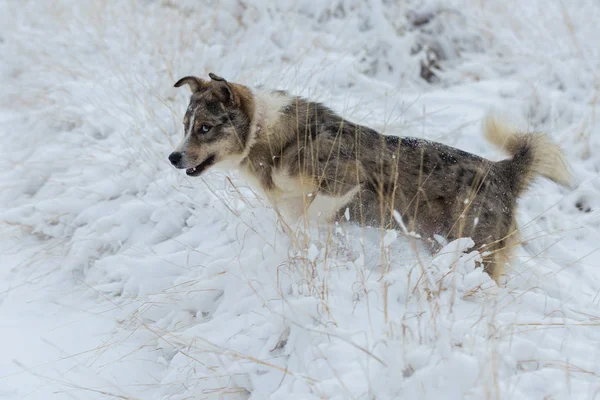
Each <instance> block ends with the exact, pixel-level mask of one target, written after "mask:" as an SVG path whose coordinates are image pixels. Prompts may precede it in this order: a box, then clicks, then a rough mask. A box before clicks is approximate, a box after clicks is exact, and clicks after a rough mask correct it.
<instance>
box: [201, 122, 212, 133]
mask: <svg viewBox="0 0 600 400" xmlns="http://www.w3.org/2000/svg"><path fill="white" fill-rule="evenodd" d="M210 128H212V126H210V125H206V124H202V125H200V132H202V133H206V132H208V131H210Z"/></svg>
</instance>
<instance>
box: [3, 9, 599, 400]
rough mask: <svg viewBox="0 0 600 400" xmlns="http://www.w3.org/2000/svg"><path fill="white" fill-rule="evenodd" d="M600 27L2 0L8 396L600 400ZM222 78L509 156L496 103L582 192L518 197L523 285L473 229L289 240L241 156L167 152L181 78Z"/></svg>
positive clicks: (497, 12)
mask: <svg viewBox="0 0 600 400" xmlns="http://www.w3.org/2000/svg"><path fill="white" fill-rule="evenodd" d="M436 10H437V12H436ZM427 15H429V16H433V18H431V19H430V21H429V22H427V23H425V24H421V25H419V24H418V22H419V20H422V19H423V18H422V17H423V16H427ZM425 19H427V18H425ZM415 21H417V24H416V25H418V26H415ZM598 21H600V3H598V2H597V1H596V0H573V1H563V2H559V1H547V0H528V1H518V0H486V1H483V0H451V1H446V2H440V3H433V2H429V3H425V2H423V1H418V0H411V1H397V2H395V1H385V0H345V1H323V2H318V1H314V0H297V1H294V0H289V1H277V2H267V1H263V0H221V1H214V0H203V1H197V0H185V1H176V0H138V1H134V0H109V1H99V0H98V1H76V0H56V1H50V0H47V1H46V0H29V1H12V0H5V1H3V2H0V60H1V62H0V86H1V92H0V93H1V98H0V135H1V136H0V145H1V147H0V188H1V190H0V399H50V398H52V399H105V398H120V399H192V398H193V399H218V398H219V399H220V398H227V399H253V400H260V399H398V398H406V399H436V400H437V399H461V398H471V399H500V398H501V399H595V398H600V376H599V375H600V362H598V361H597V360H598V359H600V262H599V261H598V257H600V251H598V250H600V229H599V226H600V180H599V179H598V174H599V172H600V124H599V122H598V119H599V118H600V116H599V115H598V112H599V111H598V110H597V109H598V105H599V103H600V97H599V96H600V46H599V45H598V35H600V29H599V28H598ZM428 49H429V50H428ZM427 54H430V55H431V54H436V55H437V58H438V60H437V61H435V62H437V63H438V64H439V65H440V67H441V70H437V69H435V68H433V69H426V70H424V72H425V74H424V75H427V71H428V70H431V71H433V73H434V74H435V76H434V77H432V78H431V79H430V80H431V82H427V81H426V80H424V79H423V78H422V77H421V76H420V75H421V67H420V65H421V62H422V61H424V60H427V57H428V56H427ZM435 62H434V63H435ZM211 71H212V72H215V73H217V74H219V75H221V76H224V77H225V78H227V79H229V80H232V81H238V82H242V83H247V84H251V85H254V84H264V85H265V86H269V87H273V88H283V89H288V90H289V91H291V92H293V93H296V94H301V95H305V96H309V97H311V98H314V99H317V100H321V101H323V102H325V103H326V104H328V105H330V106H331V107H332V108H334V109H335V110H337V111H339V112H340V113H342V114H343V115H345V116H347V117H348V118H351V119H353V120H356V121H358V122H362V123H365V124H368V125H370V126H372V127H374V128H378V129H380V130H382V131H385V132H386V133H389V134H398V135H412V136H421V137H426V138H429V139H434V140H438V141H442V142H444V143H447V144H450V145H454V146H457V147H460V148H462V149H464V150H467V151H471V152H475V153H477V154H480V155H483V156H486V157H489V158H492V159H500V158H501V157H502V156H501V155H500V154H499V153H498V152H496V151H494V150H493V149H492V148H491V146H489V145H487V144H486V143H485V142H484V140H483V139H482V137H481V135H480V121H481V118H482V116H483V115H484V114H485V113H486V112H487V111H489V110H494V111H496V112H498V113H501V114H504V115H507V116H509V117H510V118H511V120H512V121H513V122H515V123H517V124H519V125H520V126H521V127H522V128H524V129H537V130H543V131H546V132H548V133H549V134H550V135H551V136H552V137H553V138H554V140H556V141H557V142H559V143H560V144H561V145H562V146H563V147H564V149H565V151H566V153H567V155H568V159H569V162H570V163H571V165H572V168H573V171H574V174H575V176H576V177H577V180H578V184H579V186H578V187H577V188H576V189H575V190H573V191H569V190H566V189H563V188H560V187H557V186H556V185H554V184H553V183H551V182H548V181H544V180H540V181H538V182H537V183H536V185H535V186H534V187H533V188H532V190H531V191H530V192H529V193H528V194H527V195H526V196H525V197H523V199H522V201H521V202H520V209H519V213H518V217H519V218H518V219H519V224H520V226H521V228H522V236H523V238H524V243H523V246H521V247H520V248H518V249H517V251H516V257H515V258H514V260H513V262H512V266H511V268H510V269H509V270H508V275H507V277H506V284H505V285H504V287H497V286H496V285H495V284H493V282H491V281H490V279H489V278H488V277H487V276H486V275H485V274H483V273H482V272H481V270H480V269H475V268H474V259H475V258H476V257H477V253H475V252H473V253H470V254H465V255H462V256H460V257H459V256H458V253H460V252H459V251H455V250H462V249H468V248H469V246H470V244H471V243H470V240H469V239H468V238H465V239H460V240H458V241H456V242H454V243H451V244H450V245H449V246H448V247H447V248H446V251H444V252H443V254H441V255H440V256H438V257H437V258H435V259H433V260H432V259H431V256H428V255H427V254H426V253H423V252H421V251H419V249H418V247H416V246H415V243H414V242H412V241H411V240H409V239H407V238H406V237H405V236H404V235H402V234H401V233H399V234H398V235H395V234H394V233H393V232H380V231H378V230H369V229H362V228H361V227H347V228H344V229H343V230H341V229H340V230H336V231H333V232H326V231H324V230H321V231H319V230H317V229H314V228H313V229H307V230H306V231H305V234H304V235H299V236H298V237H296V238H291V237H289V236H287V235H285V234H284V233H282V230H281V228H280V226H279V225H278V224H277V222H276V218H275V214H274V212H273V211H272V209H270V208H269V206H268V205H267V204H266V203H265V202H264V201H263V200H261V199H260V198H256V196H255V195H254V194H253V193H252V192H251V191H250V190H249V189H248V188H247V187H246V186H245V184H244V182H243V181H240V180H238V179H237V177H236V175H235V174H231V173H230V174H227V173H223V172H218V171H214V172H211V173H209V174H207V175H206V176H205V177H202V178H196V179H193V178H188V177H186V176H184V175H182V174H181V171H177V170H174V169H173V168H172V167H170V165H169V163H168V161H167V155H168V154H169V152H170V151H171V150H172V148H173V147H174V145H175V144H176V143H177V141H178V140H179V138H180V136H181V135H182V128H181V118H182V114H183V112H184V110H185V108H186V107H187V96H188V94H187V93H186V90H176V89H174V88H173V87H172V86H173V83H174V82H175V81H176V80H177V79H179V78H180V77H182V76H184V75H188V74H197V75H201V76H206V74H207V73H208V72H211Z"/></svg>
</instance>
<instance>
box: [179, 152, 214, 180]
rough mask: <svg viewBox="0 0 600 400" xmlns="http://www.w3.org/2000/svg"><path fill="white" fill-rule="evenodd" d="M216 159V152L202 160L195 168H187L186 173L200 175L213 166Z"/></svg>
mask: <svg viewBox="0 0 600 400" xmlns="http://www.w3.org/2000/svg"><path fill="white" fill-rule="evenodd" d="M215 159H216V156H215V155H214V154H213V155H210V156H208V158H207V159H206V160H204V161H202V163H201V164H198V165H196V166H195V167H193V168H188V169H186V170H185V173H186V174H187V175H189V176H198V175H200V174H201V173H203V172H204V171H206V170H207V169H208V168H209V167H210V166H212V165H213V164H214V163H215Z"/></svg>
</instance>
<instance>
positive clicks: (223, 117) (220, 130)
mask: <svg viewBox="0 0 600 400" xmlns="http://www.w3.org/2000/svg"><path fill="white" fill-rule="evenodd" d="M209 77H210V80H203V79H201V78H198V77H193V76H187V77H184V78H182V79H180V80H179V81H178V82H177V83H175V87H180V86H183V85H188V86H189V88H190V89H191V92H192V96H191V100H190V103H189V106H188V109H187V112H186V113H185V117H184V120H183V124H184V131H185V135H184V138H183V141H182V142H181V144H180V145H179V146H178V147H177V149H176V150H175V151H174V152H173V153H171V155H170V156H169V160H170V161H171V163H172V164H173V165H174V166H175V167H176V168H180V169H186V173H187V175H190V176H199V175H201V174H202V173H203V172H205V171H206V170H207V169H209V168H210V167H212V166H215V165H221V166H223V165H227V166H228V167H235V168H237V169H238V170H239V171H240V173H241V175H242V176H243V177H244V179H245V180H247V181H248V183H249V184H251V185H252V186H253V187H254V188H255V189H259V192H262V194H263V195H264V196H265V197H266V198H267V199H268V200H269V201H270V202H271V203H272V204H273V206H274V207H275V209H276V210H278V211H279V212H281V213H282V214H283V215H284V216H286V217H287V218H290V219H292V220H294V221H295V220H297V219H298V218H299V217H301V216H302V215H306V213H308V215H310V216H313V217H314V216H321V217H325V218H328V219H329V220H332V219H334V218H337V217H339V216H340V215H341V214H346V216H348V213H349V214H350V218H351V219H352V220H354V221H357V222H361V223H362V224H364V225H369V226H381V227H384V228H397V227H398V223H401V224H405V226H408V227H409V229H411V230H412V231H415V232H417V233H419V234H420V235H421V236H422V237H424V238H433V237H434V236H436V235H439V236H441V237H443V238H445V239H448V240H453V239H455V238H458V237H471V238H472V239H473V240H474V242H475V244H476V246H477V248H479V249H481V250H484V251H486V253H485V254H487V255H485V256H484V258H483V260H484V266H485V269H486V271H487V272H488V273H489V274H490V275H491V276H492V277H493V278H494V279H495V280H498V278H499V277H500V275H501V274H502V273H503V268H504V264H505V262H506V261H507V258H508V255H509V250H510V249H511V248H512V247H513V246H515V245H516V243H517V242H518V237H517V228H516V222H515V215H514V214H515V208H516V204H517V198H518V197H519V196H520V195H521V194H522V193H523V192H524V191H525V190H526V189H527V187H528V186H529V184H530V183H531V182H532V180H533V179H534V178H535V177H536V176H538V175H541V176H544V177H546V178H549V179H551V180H553V181H554V182H556V183H559V184H561V185H563V186H570V184H571V176H570V173H569V171H568V168H567V165H566V163H565V161H564V158H563V155H562V153H561V151H560V148H559V147H558V146H557V145H555V144H554V143H552V142H551V141H550V140H549V139H548V138H547V137H546V136H545V135H543V134H540V133H516V132H513V131H511V130H510V129H508V128H507V127H505V126H503V125H500V124H499V123H497V122H496V121H494V120H492V119H489V118H488V119H486V121H485V124H484V133H485V136H486V138H487V139H488V140H489V141H491V142H492V143H493V144H494V145H496V146H497V147H499V148H502V149H504V150H505V151H506V152H507V153H508V154H509V155H511V156H512V158H510V159H505V160H502V161H499V162H493V161H489V160H487V159H484V158H481V157H478V156H476V155H473V154H470V153H467V152H464V151H462V150H459V149H456V148H453V147H449V146H446V145H443V144H441V143H435V142H430V141H427V140H422V139H417V138H411V137H402V138H400V137H396V136H385V135H382V134H379V133H377V132H375V131H374V130H372V129H370V128H367V127H365V126H361V125H357V124H355V123H352V122H350V121H348V120H345V119H343V118H342V117H340V116H338V115H337V114H336V113H334V112H333V111H332V110H330V109H329V108H327V107H325V106H323V105H322V104H320V103H315V102H311V101H308V100H306V99H303V98H300V97H295V96H289V95H287V94H286V93H285V92H283V91H264V90H251V89H250V88H248V87H246V86H244V85H240V84H237V83H232V82H227V81H226V80H225V79H223V78H221V77H219V76H216V75H214V74H212V73H210V74H209ZM399 215H401V217H399ZM432 243H433V241H432Z"/></svg>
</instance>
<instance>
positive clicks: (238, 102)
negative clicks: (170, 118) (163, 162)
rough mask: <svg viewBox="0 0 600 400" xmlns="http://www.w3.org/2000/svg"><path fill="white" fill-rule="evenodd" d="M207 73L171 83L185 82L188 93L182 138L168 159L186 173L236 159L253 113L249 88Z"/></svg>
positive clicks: (244, 146)
mask: <svg viewBox="0 0 600 400" xmlns="http://www.w3.org/2000/svg"><path fill="white" fill-rule="evenodd" d="M209 76H210V80H209V81H206V80H203V79H200V78H198V77H195V76H186V77H184V78H181V79H180V80H178V81H177V83H175V87H180V86H183V85H188V86H189V88H190V90H191V91H192V97H191V98H190V104H189V106H188V108H187V111H186V113H185V117H184V118H183V126H184V136H183V140H182V141H181V143H180V144H179V146H177V148H176V149H175V151H173V152H172V153H171V154H170V155H169V161H171V164H173V165H174V166H175V167H176V168H180V169H185V170H186V173H187V174H188V175H190V176H198V175H200V174H202V173H203V172H204V171H206V170H207V169H208V168H210V167H212V166H213V165H215V164H218V163H222V162H232V163H239V162H240V161H241V160H242V159H243V157H244V154H245V153H246V149H247V147H248V142H249V140H250V138H249V136H250V130H251V123H252V118H253V114H254V102H253V98H252V94H251V92H250V90H249V89H248V88H247V87H245V86H242V85H239V84H236V83H230V82H227V81H226V80H225V79H223V78H221V77H219V76H217V75H215V74H213V73H210V74H209Z"/></svg>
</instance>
